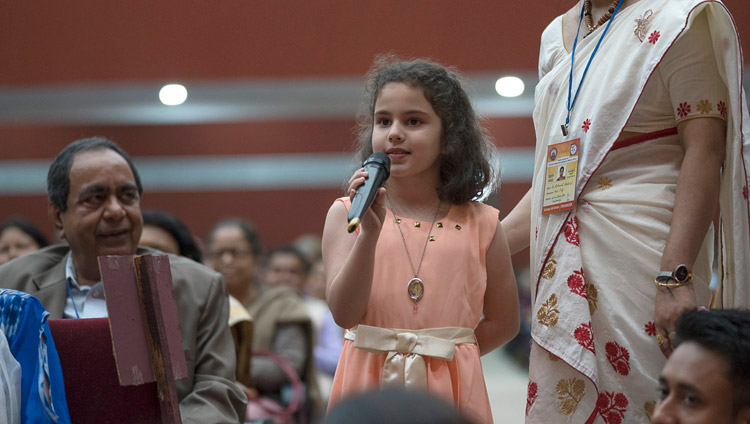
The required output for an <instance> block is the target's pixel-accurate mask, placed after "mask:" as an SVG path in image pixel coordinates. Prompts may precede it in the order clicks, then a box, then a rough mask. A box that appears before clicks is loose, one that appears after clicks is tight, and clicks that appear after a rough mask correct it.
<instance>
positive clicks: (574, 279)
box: [568, 268, 589, 299]
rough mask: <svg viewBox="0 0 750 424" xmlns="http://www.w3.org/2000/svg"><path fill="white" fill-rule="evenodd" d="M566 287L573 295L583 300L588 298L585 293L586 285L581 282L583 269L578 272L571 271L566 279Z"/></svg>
mask: <svg viewBox="0 0 750 424" xmlns="http://www.w3.org/2000/svg"><path fill="white" fill-rule="evenodd" d="M568 287H570V292H571V293H575V294H577V295H579V296H581V297H582V298H584V299H588V298H589V296H588V294H587V293H586V283H585V282H584V281H583V268H581V270H580V271H576V270H573V273H572V274H570V277H568Z"/></svg>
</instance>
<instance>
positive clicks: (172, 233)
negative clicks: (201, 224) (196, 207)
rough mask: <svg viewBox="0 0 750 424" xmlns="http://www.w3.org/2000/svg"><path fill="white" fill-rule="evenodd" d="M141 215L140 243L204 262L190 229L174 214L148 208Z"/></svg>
mask: <svg viewBox="0 0 750 424" xmlns="http://www.w3.org/2000/svg"><path fill="white" fill-rule="evenodd" d="M141 215H143V232H142V233H141V241H140V243H139V245H141V246H147V247H151V248H153V249H156V250H161V251H162V252H165V253H172V254H175V255H180V256H185V257H186V258H190V259H192V260H194V261H195V262H198V263H202V262H203V255H202V254H201V250H200V248H199V247H198V244H197V243H196V242H195V239H193V235H192V234H191V233H190V230H189V229H188V228H187V226H185V224H183V223H182V222H181V221H180V220H179V219H177V218H176V217H175V216H174V215H172V214H170V213H168V212H164V211H159V210H154V209H146V210H144V211H142V212H141Z"/></svg>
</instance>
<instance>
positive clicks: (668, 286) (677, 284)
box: [654, 275, 693, 290]
mask: <svg viewBox="0 0 750 424" xmlns="http://www.w3.org/2000/svg"><path fill="white" fill-rule="evenodd" d="M666 281H674V283H669V282H662V281H659V279H658V277H657V278H656V279H654V284H655V285H656V287H664V288H666V289H670V290H671V289H676V288H678V287H682V286H687V285H688V284H690V283H692V282H693V277H692V275H691V276H690V278H689V279H687V280H685V281H683V282H679V281H677V280H674V279H673V278H669V279H667V280H666Z"/></svg>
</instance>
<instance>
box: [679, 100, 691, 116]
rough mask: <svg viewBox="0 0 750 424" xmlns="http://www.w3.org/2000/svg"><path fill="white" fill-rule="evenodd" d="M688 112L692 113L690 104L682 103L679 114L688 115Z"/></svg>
mask: <svg viewBox="0 0 750 424" xmlns="http://www.w3.org/2000/svg"><path fill="white" fill-rule="evenodd" d="M688 113H690V105H689V104H688V103H687V102H682V103H680V105H679V106H678V107H677V114H678V115H680V118H684V117H686V116H688Z"/></svg>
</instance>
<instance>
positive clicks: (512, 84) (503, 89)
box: [495, 77, 524, 97]
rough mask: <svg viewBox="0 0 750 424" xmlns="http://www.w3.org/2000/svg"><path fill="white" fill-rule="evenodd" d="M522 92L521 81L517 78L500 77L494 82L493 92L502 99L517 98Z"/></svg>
mask: <svg viewBox="0 0 750 424" xmlns="http://www.w3.org/2000/svg"><path fill="white" fill-rule="evenodd" d="M523 90H524V85H523V81H522V80H521V78H518V77H502V78H500V79H498V80H497V81H496V82H495V91H497V94H499V95H501V96H503V97H518V96H520V95H521V94H523Z"/></svg>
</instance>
